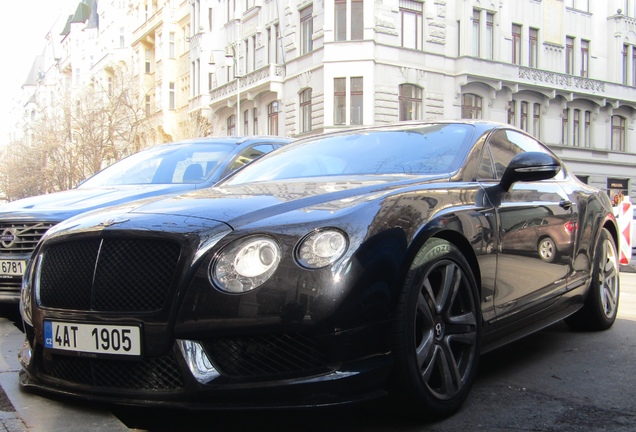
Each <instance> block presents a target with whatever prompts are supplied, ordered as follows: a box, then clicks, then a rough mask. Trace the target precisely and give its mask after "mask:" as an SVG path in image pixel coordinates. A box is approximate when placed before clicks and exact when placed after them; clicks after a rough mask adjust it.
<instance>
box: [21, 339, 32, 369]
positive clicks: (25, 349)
mask: <svg viewBox="0 0 636 432" xmlns="http://www.w3.org/2000/svg"><path fill="white" fill-rule="evenodd" d="M32 353H33V352H32V351H31V344H30V343H29V341H28V340H25V341H24V343H23V344H22V346H21V347H20V350H19V351H18V360H19V361H20V364H21V365H22V367H23V368H25V369H26V368H28V367H29V365H30V364H31V357H32V356H31V354H32Z"/></svg>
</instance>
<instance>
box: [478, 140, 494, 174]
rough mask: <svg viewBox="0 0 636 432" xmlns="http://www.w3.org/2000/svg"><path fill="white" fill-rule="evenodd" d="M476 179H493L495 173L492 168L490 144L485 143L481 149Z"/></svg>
mask: <svg viewBox="0 0 636 432" xmlns="http://www.w3.org/2000/svg"><path fill="white" fill-rule="evenodd" d="M477 179H478V180H494V179H495V173H494V171H493V168H492V155H491V154H490V146H489V145H488V144H486V145H485V146H484V148H483V149H482V151H481V159H480V161H479V167H478V168H477Z"/></svg>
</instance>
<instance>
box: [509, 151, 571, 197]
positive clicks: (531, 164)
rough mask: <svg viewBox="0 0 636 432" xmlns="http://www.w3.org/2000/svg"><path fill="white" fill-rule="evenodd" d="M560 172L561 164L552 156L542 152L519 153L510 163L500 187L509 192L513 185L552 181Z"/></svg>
mask: <svg viewBox="0 0 636 432" xmlns="http://www.w3.org/2000/svg"><path fill="white" fill-rule="evenodd" d="M559 171H561V163H560V162H559V161H558V160H557V159H556V158H555V157H554V156H552V155H549V154H547V153H541V152H526V153H519V154H517V155H516V156H515V157H513V158H512V160H511V161H510V164H509V165H508V168H506V171H505V172H504V174H503V176H502V177H501V182H500V183H499V186H500V187H501V189H503V190H504V191H508V190H510V187H511V186H512V184H513V183H516V182H519V181H524V182H531V181H539V180H546V179H550V178H553V177H554V176H556V175H557V174H558V173H559Z"/></svg>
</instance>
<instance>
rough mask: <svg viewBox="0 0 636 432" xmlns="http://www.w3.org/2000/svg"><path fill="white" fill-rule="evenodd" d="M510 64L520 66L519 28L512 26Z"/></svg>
mask: <svg viewBox="0 0 636 432" xmlns="http://www.w3.org/2000/svg"><path fill="white" fill-rule="evenodd" d="M512 64H516V65H520V64H521V26H520V25H518V24H513V25H512Z"/></svg>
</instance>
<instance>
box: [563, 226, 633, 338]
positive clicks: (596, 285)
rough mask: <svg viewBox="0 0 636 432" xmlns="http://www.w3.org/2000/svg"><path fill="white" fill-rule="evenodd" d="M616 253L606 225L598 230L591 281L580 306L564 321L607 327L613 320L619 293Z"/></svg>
mask: <svg viewBox="0 0 636 432" xmlns="http://www.w3.org/2000/svg"><path fill="white" fill-rule="evenodd" d="M618 260H619V256H618V250H617V249H616V243H615V242H614V239H613V238H612V236H611V234H610V233H609V231H607V229H605V228H603V229H602V230H601V235H600V236H599V239H598V243H597V244H596V248H595V253H594V265H593V268H592V281H591V282H590V288H589V290H588V294H587V297H586V299H585V303H584V304H583V307H582V308H581V309H579V310H578V311H577V312H576V313H575V314H574V315H572V316H570V317H568V318H566V320H565V322H566V323H567V324H568V325H569V326H570V327H572V328H573V329H576V330H606V329H608V328H610V327H611V326H612V325H613V324H614V321H616V314H617V313H618V299H619V297H620V277H619V268H620V267H619V262H618Z"/></svg>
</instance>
